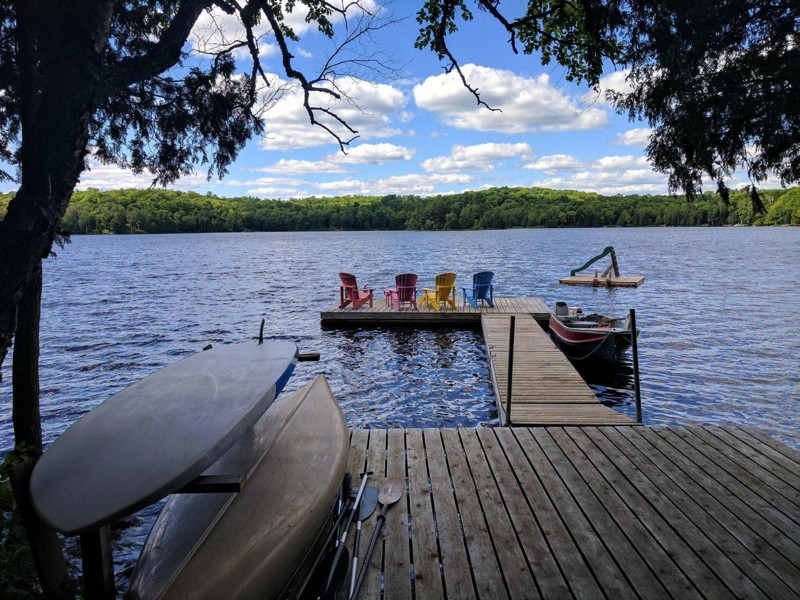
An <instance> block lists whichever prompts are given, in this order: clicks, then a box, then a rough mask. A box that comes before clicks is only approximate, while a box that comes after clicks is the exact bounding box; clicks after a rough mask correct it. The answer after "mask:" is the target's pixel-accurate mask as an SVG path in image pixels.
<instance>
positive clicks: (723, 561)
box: [613, 432, 768, 598]
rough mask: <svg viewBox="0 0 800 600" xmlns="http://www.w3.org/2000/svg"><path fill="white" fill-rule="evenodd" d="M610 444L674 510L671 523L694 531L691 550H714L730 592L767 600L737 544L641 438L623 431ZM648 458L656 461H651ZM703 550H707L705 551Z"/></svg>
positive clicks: (717, 566)
mask: <svg viewBox="0 0 800 600" xmlns="http://www.w3.org/2000/svg"><path fill="white" fill-rule="evenodd" d="M613 441H614V443H615V444H618V447H622V448H624V449H625V450H626V452H627V453H628V456H629V457H633V459H634V460H635V461H636V466H637V467H638V469H639V470H640V471H641V472H642V473H644V474H646V476H647V477H648V478H649V479H650V480H651V481H652V482H653V483H654V484H655V485H656V486H657V487H658V491H659V493H660V494H661V495H663V496H664V498H665V499H667V500H668V501H669V502H670V503H671V504H672V506H674V507H675V511H676V512H675V517H673V519H672V520H673V521H674V522H675V523H676V524H678V526H679V527H681V528H682V529H683V528H685V530H686V531H696V532H697V534H696V536H694V537H693V539H692V543H693V545H694V547H695V548H700V550H699V551H700V552H703V551H710V550H711V549H712V548H713V550H714V551H713V555H714V558H715V560H716V562H717V564H716V565H715V567H714V568H715V569H716V572H717V574H718V575H719V576H720V577H721V578H722V579H723V581H724V582H725V584H726V585H727V586H728V587H729V588H730V589H731V591H733V592H734V593H735V594H737V595H739V596H743V597H746V598H767V597H768V596H767V595H765V594H764V592H763V591H762V590H761V589H760V588H759V587H758V586H757V585H756V584H755V582H753V580H752V579H751V578H750V577H749V576H748V575H747V574H746V572H745V569H746V570H750V569H748V566H749V565H747V564H744V563H745V562H746V561H744V560H739V559H740V558H742V555H741V554H739V553H737V552H736V551H735V550H734V547H735V546H736V545H737V544H735V542H734V541H733V540H732V539H731V537H730V536H729V535H728V534H727V532H726V531H724V530H721V529H720V528H719V527H718V524H715V522H714V520H713V519H712V518H711V517H710V516H709V515H708V514H707V513H706V512H705V511H704V510H703V509H702V507H700V506H699V505H698V504H697V503H695V502H694V500H693V499H692V498H691V497H689V496H688V495H687V494H686V493H685V492H683V490H681V489H680V487H679V486H678V485H676V484H675V482H674V481H672V479H671V478H670V477H669V475H667V474H666V473H665V472H664V471H663V470H662V469H661V468H660V467H659V457H658V456H657V455H655V454H654V452H653V450H652V446H650V445H649V444H648V443H647V442H646V441H645V440H643V439H642V438H641V436H638V435H635V434H634V435H630V436H629V435H627V433H626V432H623V437H622V439H619V436H615V439H614V440H613ZM650 456H652V458H653V459H654V461H655V462H653V461H651V460H650V458H649V457H650ZM706 548H708V549H709V550H705V549H706ZM738 549H739V548H736V550H738ZM720 550H722V552H720Z"/></svg>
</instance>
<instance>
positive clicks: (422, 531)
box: [406, 429, 444, 599]
mask: <svg viewBox="0 0 800 600" xmlns="http://www.w3.org/2000/svg"><path fill="white" fill-rule="evenodd" d="M406 446H407V452H408V454H407V459H408V494H409V496H408V499H409V506H410V507H411V509H410V512H411V514H412V519H411V529H412V537H411V548H412V551H413V554H414V594H415V596H416V597H417V598H420V599H422V598H441V597H442V596H443V594H444V591H443V588H442V573H441V569H440V568H439V566H440V559H439V547H438V543H437V539H436V523H435V520H434V517H433V498H432V494H431V490H430V488H429V479H428V465H427V460H426V457H425V443H424V439H423V432H422V430H421V429H409V430H407V431H406Z"/></svg>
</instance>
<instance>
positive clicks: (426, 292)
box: [419, 273, 456, 310]
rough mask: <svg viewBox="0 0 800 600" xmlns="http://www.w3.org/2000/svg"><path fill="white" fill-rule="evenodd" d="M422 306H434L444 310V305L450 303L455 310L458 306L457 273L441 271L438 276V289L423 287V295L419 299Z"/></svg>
mask: <svg viewBox="0 0 800 600" xmlns="http://www.w3.org/2000/svg"><path fill="white" fill-rule="evenodd" d="M419 302H420V305H421V306H432V307H433V308H435V309H436V310H442V305H445V306H446V305H448V304H449V305H450V306H451V307H452V308H453V310H455V308H456V274H455V273H440V274H439V275H437V276H436V289H431V288H422V296H421V297H420V299H419Z"/></svg>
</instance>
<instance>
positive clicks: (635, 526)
mask: <svg viewBox="0 0 800 600" xmlns="http://www.w3.org/2000/svg"><path fill="white" fill-rule="evenodd" d="M365 468H367V469H370V470H372V471H374V472H375V476H374V480H373V483H374V485H380V484H381V483H382V481H383V478H384V477H386V476H388V477H401V478H404V479H405V481H406V485H407V490H406V493H405V494H404V497H403V498H401V499H400V501H399V502H398V503H397V504H395V505H394V506H392V508H390V510H389V513H388V518H387V527H386V530H385V535H384V539H383V543H379V544H378V545H377V547H376V553H375V556H373V559H372V561H371V563H370V567H369V571H368V575H367V577H366V580H365V584H364V588H363V589H362V592H361V596H360V597H361V598H365V599H366V598H378V599H380V598H384V599H387V600H388V599H393V598H403V599H406V598H417V599H423V598H454V599H459V600H462V599H470V598H488V599H498V598H525V599H529V598H531V599H535V598H557V599H565V598H586V599H592V600H594V599H597V598H612V599H614V600H619V599H627V598H641V599H646V600H651V599H653V600H657V599H661V598H664V599H667V598H674V599H678V600H692V599H700V598H707V599H714V600H717V599H726V598H763V599H767V598H773V599H777V598H798V591H800V453H798V452H796V451H794V450H792V449H789V448H787V447H785V446H783V445H781V444H779V443H778V442H776V441H774V440H771V439H768V438H766V437H764V436H763V435H762V434H760V433H758V432H756V431H752V430H743V429H739V428H736V427H733V428H727V427H726V428H701V427H692V428H683V427H671V428H658V429H651V428H647V427H619V428H616V427H601V428H592V427H587V428H535V429H528V428H495V429H441V430H440V429H425V430H422V429H408V430H402V429H391V430H388V431H386V430H381V429H373V430H356V431H353V432H352V435H351V451H350V471H351V472H352V473H359V472H361V471H363V470H364V469H365ZM374 521H375V515H373V517H371V519H370V521H368V522H366V523H365V526H364V538H365V539H367V540H368V539H369V536H370V535H371V534H372V530H373V526H374ZM350 537H351V539H352V535H351V536H350ZM366 546H367V544H366V543H364V544H362V545H361V549H362V552H364V551H365V550H366ZM351 551H352V548H351ZM361 560H363V555H362V556H361Z"/></svg>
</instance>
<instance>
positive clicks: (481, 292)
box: [461, 271, 494, 308]
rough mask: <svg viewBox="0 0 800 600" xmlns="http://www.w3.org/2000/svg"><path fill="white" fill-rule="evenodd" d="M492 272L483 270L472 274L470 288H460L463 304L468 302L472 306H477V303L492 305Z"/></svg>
mask: <svg viewBox="0 0 800 600" xmlns="http://www.w3.org/2000/svg"><path fill="white" fill-rule="evenodd" d="M493 277H494V273H492V272H491V271H483V272H481V273H475V274H474V275H473V276H472V290H470V291H467V288H461V289H462V290H463V291H464V305H465V306H466V304H467V303H468V302H469V304H470V305H471V306H472V308H478V304H488V305H489V306H491V307H494V286H493V285H492V278H493Z"/></svg>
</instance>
